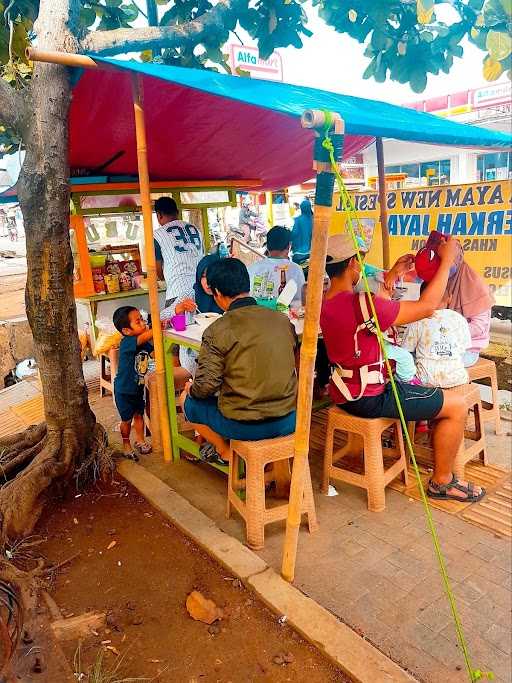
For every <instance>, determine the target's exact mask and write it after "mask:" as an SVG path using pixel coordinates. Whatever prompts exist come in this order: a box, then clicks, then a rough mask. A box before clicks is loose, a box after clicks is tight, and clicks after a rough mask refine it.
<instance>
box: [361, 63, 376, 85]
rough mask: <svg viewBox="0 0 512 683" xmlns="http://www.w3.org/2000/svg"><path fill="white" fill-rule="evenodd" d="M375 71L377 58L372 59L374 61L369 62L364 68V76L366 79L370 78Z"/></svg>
mask: <svg viewBox="0 0 512 683" xmlns="http://www.w3.org/2000/svg"><path fill="white" fill-rule="evenodd" d="M374 73H375V60H374V59H372V61H371V62H370V63H369V64H368V66H367V67H366V69H365V70H364V73H363V78H364V79H365V80H366V79H368V78H371V77H372V76H373V74H374Z"/></svg>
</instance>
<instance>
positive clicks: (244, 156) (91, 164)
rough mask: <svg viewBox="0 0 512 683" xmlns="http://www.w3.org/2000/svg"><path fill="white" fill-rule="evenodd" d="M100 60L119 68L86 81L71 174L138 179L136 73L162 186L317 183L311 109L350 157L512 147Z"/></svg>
mask: <svg viewBox="0 0 512 683" xmlns="http://www.w3.org/2000/svg"><path fill="white" fill-rule="evenodd" d="M95 59H96V61H98V62H101V63H103V64H105V65H108V66H109V67H110V68H108V69H87V70H85V71H83V72H82V74H81V76H80V78H79V79H78V81H77V83H76V85H75V87H74V91H73V101H72V105H71V112H70V143H69V156H70V165H71V168H72V170H76V169H80V170H81V172H84V171H85V172H86V173H87V172H92V171H93V170H94V171H96V172H97V170H98V168H101V169H102V170H101V172H102V173H107V174H109V175H120V174H134V173H136V172H137V159H136V146H135V128H134V121H133V106H132V99H131V76H132V74H134V73H137V74H141V75H142V78H143V83H144V98H145V105H144V108H145V115H146V128H147V138H148V160H149V171H150V176H151V178H152V179H154V180H159V179H160V180H164V179H165V180H206V179H212V178H215V179H219V180H223V179H229V180H233V179H234V180H236V179H245V180H246V179H259V180H261V182H262V186H263V188H265V189H277V188H281V187H286V186H288V185H293V184H297V183H299V182H302V181H304V180H306V179H308V178H310V177H311V176H312V168H311V163H312V145H313V132H312V131H310V130H304V129H303V128H302V127H301V125H300V117H301V115H302V113H303V112H304V110H306V109H328V110H331V111H335V112H338V113H339V114H340V115H341V117H342V118H343V119H344V121H345V127H346V139H345V148H344V151H345V157H348V156H352V155H353V154H354V153H355V152H357V151H359V150H360V149H362V148H363V147H365V146H366V145H367V144H368V143H369V142H370V141H371V139H372V138H373V137H385V138H394V139H397V140H410V141H411V142H423V143H429V144H439V145H456V146H460V147H475V148H501V149H503V148H508V147H511V146H512V136H510V135H506V134H504V133H499V132H495V131H491V130H487V129H485V128H478V127H476V126H470V125H463V124H458V123H455V122H453V121H448V120H446V119H444V118H440V117H436V116H433V115H430V114H424V113H421V112H417V111H415V110H412V109H406V108H403V107H399V106H396V105H392V104H387V103H384V102H378V101H375V100H367V99H362V98H359V97H351V96H349V95H342V94H338V93H332V92H327V91H325V90H316V89H314V88H307V87H302V86H295V85H290V84H287V83H276V82H271V81H262V80H251V79H246V78H239V77H236V76H228V75H224V74H218V73H215V72H212V71H201V70H195V69H185V68H180V67H173V66H165V65H161V64H146V63H140V62H133V61H123V60H116V59H107V58H97V57H95ZM369 88H370V86H369ZM110 159H114V160H113V161H112V162H111V163H109V164H108V165H107V166H106V167H102V165H103V164H105V162H107V161H108V160H110Z"/></svg>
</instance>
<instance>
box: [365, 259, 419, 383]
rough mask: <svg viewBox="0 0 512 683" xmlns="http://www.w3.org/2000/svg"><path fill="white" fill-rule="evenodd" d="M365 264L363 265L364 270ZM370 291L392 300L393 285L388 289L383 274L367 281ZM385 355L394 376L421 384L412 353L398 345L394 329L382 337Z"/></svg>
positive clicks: (373, 275)
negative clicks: (390, 363) (393, 362)
mask: <svg viewBox="0 0 512 683" xmlns="http://www.w3.org/2000/svg"><path fill="white" fill-rule="evenodd" d="M366 266H367V264H365V269H366ZM368 282H369V286H370V291H371V292H372V293H373V294H377V295H378V296H380V297H381V298H383V299H392V298H394V292H395V283H394V282H393V283H392V284H390V288H388V286H387V285H386V283H385V280H384V273H383V272H374V273H373V274H371V276H370V279H369V281H368ZM384 344H385V348H386V355H387V357H388V358H389V360H394V361H395V374H396V376H397V377H398V379H399V380H400V381H402V382H407V383H409V384H421V382H420V381H419V379H418V377H417V373H416V365H415V363H414V358H413V355H412V353H410V351H408V350H407V349H406V348H403V346H401V345H400V344H399V343H398V335H397V334H396V330H395V329H394V328H390V329H389V330H388V333H387V335H385V336H384Z"/></svg>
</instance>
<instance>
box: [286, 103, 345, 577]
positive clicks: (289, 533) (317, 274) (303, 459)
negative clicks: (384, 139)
mask: <svg viewBox="0 0 512 683" xmlns="http://www.w3.org/2000/svg"><path fill="white" fill-rule="evenodd" d="M332 120H333V123H334V132H335V133H336V134H337V135H338V136H341V135H342V134H343V131H344V123H343V121H342V119H341V118H340V117H339V116H338V115H337V114H333V115H332ZM302 125H303V127H304V128H319V129H320V130H322V127H323V125H325V114H324V113H323V112H319V111H316V110H315V111H309V112H305V114H304V116H303V117H302ZM315 147H316V146H315ZM324 154H325V152H324ZM324 154H322V153H321V152H320V153H319V152H318V150H317V149H316V150H315V168H317V186H316V199H315V217H314V224H313V236H312V242H311V256H310V260H309V273H308V283H307V284H308V286H307V295H306V315H305V318H304V332H303V335H302V345H301V350H300V372H299V391H298V397H297V423H296V424H297V426H296V429H295V449H294V460H293V469H292V482H291V488H290V501H289V505H288V518H287V520H286V537H285V542H284V548H283V558H282V566H281V574H282V576H283V578H284V579H286V580H287V581H293V578H294V575H295V560H296V556H297V543H298V539H299V527H300V519H301V511H302V500H303V497H304V481H305V477H306V476H307V475H308V470H309V462H308V453H309V431H310V424H311V407H312V404H313V376H314V371H315V358H316V347H317V340H318V328H319V324H320V309H321V306H322V294H323V281H324V274H325V257H326V251H327V239H328V235H329V223H330V219H331V213H332V190H333V182H334V178H333V174H332V171H331V170H330V163H329V162H328V161H326V158H325V156H324ZM326 188H327V190H326Z"/></svg>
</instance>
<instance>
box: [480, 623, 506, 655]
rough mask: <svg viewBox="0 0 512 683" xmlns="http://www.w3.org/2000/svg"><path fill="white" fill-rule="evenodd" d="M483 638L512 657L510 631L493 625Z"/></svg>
mask: <svg viewBox="0 0 512 683" xmlns="http://www.w3.org/2000/svg"><path fill="white" fill-rule="evenodd" d="M483 638H485V640H488V641H489V642H490V643H492V644H493V645H495V646H496V647H497V648H498V649H499V650H501V651H502V652H503V653H504V654H507V655H510V654H511V652H512V648H511V642H510V630H509V629H506V628H503V626H500V625H499V624H493V625H492V626H491V627H490V628H489V629H488V630H487V631H486V632H485V633H484V634H483Z"/></svg>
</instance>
